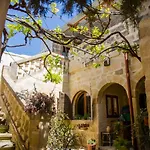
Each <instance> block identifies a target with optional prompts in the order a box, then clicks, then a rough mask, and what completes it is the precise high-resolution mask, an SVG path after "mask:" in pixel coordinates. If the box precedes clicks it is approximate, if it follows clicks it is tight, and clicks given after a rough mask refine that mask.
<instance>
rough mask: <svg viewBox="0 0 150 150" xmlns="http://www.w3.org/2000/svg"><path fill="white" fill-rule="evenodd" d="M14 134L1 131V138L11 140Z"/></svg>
mask: <svg viewBox="0 0 150 150" xmlns="http://www.w3.org/2000/svg"><path fill="white" fill-rule="evenodd" d="M11 138H12V134H11V133H8V132H6V133H0V140H11Z"/></svg>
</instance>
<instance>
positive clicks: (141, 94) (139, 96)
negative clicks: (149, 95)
mask: <svg viewBox="0 0 150 150" xmlns="http://www.w3.org/2000/svg"><path fill="white" fill-rule="evenodd" d="M135 91H136V93H135V95H136V102H137V112H138V113H139V112H140V109H145V108H147V101H146V93H145V77H142V78H141V79H140V80H139V81H138V83H137V85H136V89H135Z"/></svg>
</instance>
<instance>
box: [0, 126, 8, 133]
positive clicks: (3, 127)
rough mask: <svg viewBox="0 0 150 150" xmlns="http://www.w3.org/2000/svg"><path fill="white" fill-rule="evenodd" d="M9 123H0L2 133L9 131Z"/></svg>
mask: <svg viewBox="0 0 150 150" xmlns="http://www.w3.org/2000/svg"><path fill="white" fill-rule="evenodd" d="M8 129H9V127H8V125H0V133H5V132H8Z"/></svg>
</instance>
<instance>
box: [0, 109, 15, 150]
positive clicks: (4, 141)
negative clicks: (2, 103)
mask: <svg viewBox="0 0 150 150" xmlns="http://www.w3.org/2000/svg"><path fill="white" fill-rule="evenodd" d="M8 130H9V126H8V125H7V123H6V117H5V113H3V112H2V111H1V107H0V150H15V145H14V143H13V142H12V141H11V138H12V134H11V133H9V132H8Z"/></svg>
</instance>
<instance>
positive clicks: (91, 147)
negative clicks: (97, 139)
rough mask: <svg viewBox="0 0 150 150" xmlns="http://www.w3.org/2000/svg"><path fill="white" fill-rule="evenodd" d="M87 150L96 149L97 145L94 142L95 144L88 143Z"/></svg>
mask: <svg viewBox="0 0 150 150" xmlns="http://www.w3.org/2000/svg"><path fill="white" fill-rule="evenodd" d="M87 150H96V145H95V144H93V145H91V144H88V145H87Z"/></svg>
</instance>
